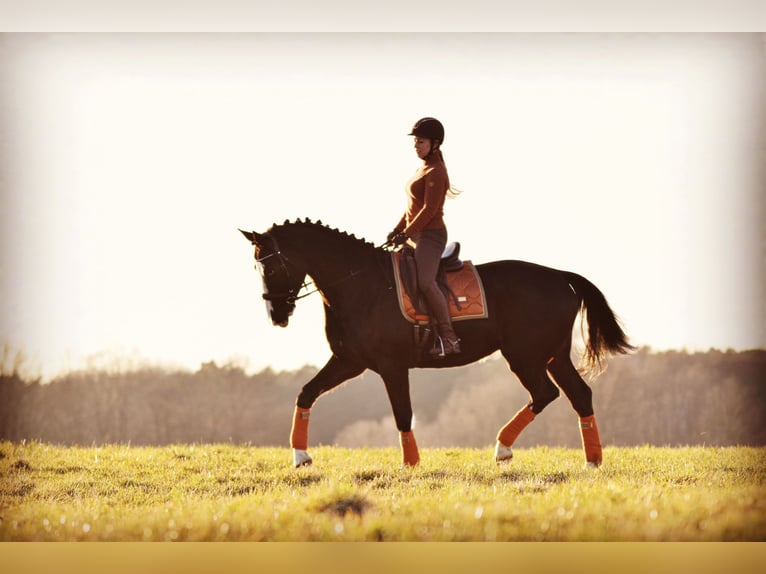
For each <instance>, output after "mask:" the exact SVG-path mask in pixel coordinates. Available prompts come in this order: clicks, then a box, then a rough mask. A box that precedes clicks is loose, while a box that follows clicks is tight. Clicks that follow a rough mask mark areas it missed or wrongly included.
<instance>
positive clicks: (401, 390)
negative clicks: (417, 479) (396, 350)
mask: <svg viewBox="0 0 766 574" xmlns="http://www.w3.org/2000/svg"><path fill="white" fill-rule="evenodd" d="M380 375H381V377H383V383H384V384H385V386H386V392H387V393H388V399H389V400H390V401H391V408H392V409H393V411H394V419H395V420H396V428H397V429H399V443H400V445H401V447H402V463H403V464H404V465H405V466H415V465H416V464H418V463H419V462H420V453H419V452H418V445H417V443H416V442H415V435H414V434H413V432H412V401H411V399H410V378H409V371H408V370H407V369H406V368H396V369H391V370H387V371H383V372H381V373H380Z"/></svg>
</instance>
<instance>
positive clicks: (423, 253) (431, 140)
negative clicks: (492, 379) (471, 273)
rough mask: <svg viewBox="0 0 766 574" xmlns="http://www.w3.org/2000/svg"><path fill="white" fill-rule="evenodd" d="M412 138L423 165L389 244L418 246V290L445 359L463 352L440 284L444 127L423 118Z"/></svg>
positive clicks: (443, 237)
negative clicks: (435, 327)
mask: <svg viewBox="0 0 766 574" xmlns="http://www.w3.org/2000/svg"><path fill="white" fill-rule="evenodd" d="M409 135H411V136H414V137H415V153H417V155H418V157H419V158H420V159H422V160H423V165H421V166H420V168H419V169H418V171H417V172H416V173H415V176H414V177H413V178H412V179H411V180H410V181H409V183H408V185H407V210H406V211H405V212H404V215H403V216H402V218H401V220H399V223H397V224H396V227H394V230H393V231H392V232H391V233H389V234H388V241H389V242H390V243H393V244H394V245H401V244H403V243H405V242H406V241H407V240H410V241H411V242H413V243H414V244H415V262H416V265H417V273H418V288H419V289H420V290H421V291H422V292H423V295H424V296H425V299H426V302H427V303H428V308H429V310H430V312H431V314H432V315H433V316H434V318H435V319H436V325H437V328H438V330H439V336H440V338H441V345H434V347H433V348H432V349H431V353H432V354H435V355H439V356H442V357H443V356H445V355H449V354H453V353H459V352H460V339H458V336H457V334H455V329H453V328H452V320H451V318H450V312H449V304H448V302H447V299H446V298H445V297H444V294H443V293H442V291H441V289H440V288H439V285H438V284H437V283H436V274H437V271H438V270H439V260H440V259H441V255H442V252H443V251H444V247H445V246H446V245H447V226H446V225H445V224H444V199H445V197H447V192H448V191H449V190H450V182H449V176H448V175H447V166H446V165H445V164H444V156H443V155H442V152H441V149H440V148H441V144H442V143H444V126H443V125H442V124H441V122H440V121H439V120H437V119H436V118H422V119H420V120H418V121H417V122H415V125H414V126H412V130H411V131H410V133H409Z"/></svg>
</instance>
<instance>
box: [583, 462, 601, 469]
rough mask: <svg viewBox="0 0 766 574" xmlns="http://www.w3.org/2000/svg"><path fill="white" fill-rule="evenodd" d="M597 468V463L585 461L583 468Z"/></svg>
mask: <svg viewBox="0 0 766 574" xmlns="http://www.w3.org/2000/svg"><path fill="white" fill-rule="evenodd" d="M597 468H598V465H597V464H596V463H595V462H586V463H585V469H586V470H595V469H597Z"/></svg>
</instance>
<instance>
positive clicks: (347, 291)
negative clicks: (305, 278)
mask: <svg viewBox="0 0 766 574" xmlns="http://www.w3.org/2000/svg"><path fill="white" fill-rule="evenodd" d="M312 231H313V232H312ZM296 245H300V250H301V252H302V256H303V257H304V259H305V261H306V264H307V272H308V275H309V276H310V277H311V279H312V280H313V281H314V283H315V284H316V286H317V288H318V289H319V290H320V291H321V292H322V295H323V296H324V298H325V300H326V301H327V302H328V303H331V304H332V305H333V306H335V305H342V304H344V303H346V302H348V303H351V302H352V301H353V300H356V299H358V298H359V297H363V296H364V294H365V288H364V287H363V286H367V291H369V289H371V288H372V286H373V285H374V282H375V281H379V280H380V279H381V278H378V275H380V273H381V271H382V264H381V262H380V261H379V259H380V257H381V254H380V253H379V252H378V251H377V250H375V249H374V248H372V246H370V245H369V244H365V243H364V242H363V241H361V240H358V239H355V238H352V237H349V236H332V235H328V234H327V231H326V230H323V229H316V230H307V233H306V234H305V236H304V237H301V238H300V239H299V240H298V241H296ZM376 278H377V279H376Z"/></svg>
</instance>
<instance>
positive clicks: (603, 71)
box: [0, 33, 766, 379]
mask: <svg viewBox="0 0 766 574" xmlns="http://www.w3.org/2000/svg"><path fill="white" fill-rule="evenodd" d="M765 59H766V42H765V41H764V37H763V35H761V34H724V33H716V34H620V33H611V34H554V33H551V34H534V33H529V34H521V33H509V34H449V33H439V34H406V33H400V34H393V33H391V34H354V33H347V34H309V33H294V34H285V33H271V34H265V33H264V34H183V35H177V34H175V35H174V34H106V33H105V34H4V35H2V36H0V167H1V168H2V171H1V172H0V186H2V188H1V193H2V195H0V222H1V223H2V227H1V231H0V233H1V234H2V237H1V241H2V251H1V252H0V256H1V260H0V311H1V313H2V315H1V317H2V318H1V319H0V344H2V345H4V346H5V348H6V349H9V350H11V351H13V352H15V351H19V350H20V351H23V353H24V354H25V356H26V357H27V365H28V368H30V369H31V370H32V371H33V372H36V373H37V374H39V375H41V376H42V377H43V378H44V379H50V378H51V377H54V376H55V375H56V374H58V373H61V372H65V371H67V370H71V369H77V368H81V367H84V366H100V365H106V366H109V365H111V366H114V365H115V364H116V363H121V364H130V363H132V362H133V363H135V362H141V361H149V362H151V363H154V364H162V365H166V366H171V367H182V368H189V369H195V368H197V367H199V365H200V364H201V363H202V362H206V361H211V360H214V361H216V362H218V363H219V364H220V363H227V362H231V363H235V364H238V365H240V366H243V367H245V368H247V369H248V370H249V371H259V370H262V369H264V368H266V367H271V368H273V369H275V370H281V369H294V368H298V367H301V366H303V365H306V364H309V365H317V366H320V365H322V364H324V362H325V361H326V360H327V359H328V358H329V354H330V351H329V347H328V345H327V343H326V341H325V339H324V325H323V315H322V308H321V307H322V305H321V300H320V298H319V297H318V296H317V295H314V296H312V297H308V298H306V299H303V300H301V301H300V302H299V304H298V307H297V309H296V312H295V314H294V315H293V318H292V320H291V323H290V326H289V327H288V328H286V329H280V328H278V327H273V326H272V325H271V322H270V321H269V320H268V318H267V316H266V312H265V306H264V303H263V301H262V300H261V297H260V294H261V280H260V277H259V275H258V273H257V272H256V271H255V270H254V269H253V259H252V257H253V253H252V247H251V246H250V245H249V243H247V242H246V241H245V240H244V239H243V238H242V236H241V235H240V234H239V233H238V231H237V228H238V227H239V228H243V229H252V230H257V231H264V230H265V229H266V228H268V227H269V226H270V225H271V224H272V223H273V222H282V221H284V220H285V219H291V220H292V219H295V218H298V217H300V218H304V217H310V218H312V219H321V220H322V221H323V222H324V223H327V224H330V225H331V226H333V227H338V228H340V229H342V230H345V231H348V232H349V233H355V234H356V235H357V236H360V237H365V238H366V239H368V240H370V241H372V242H374V243H376V244H380V243H382V242H383V240H384V239H385V237H386V234H387V233H388V231H390V229H391V228H392V227H393V225H394V224H395V223H396V222H397V221H398V219H399V217H400V216H401V214H402V212H403V210H404V207H405V201H406V198H405V191H404V186H405V183H406V182H407V181H408V180H409V178H410V177H411V175H412V174H413V172H414V171H415V169H417V167H418V164H419V160H418V159H417V157H416V156H415V153H414V151H413V147H412V141H411V138H410V137H408V136H407V135H406V134H407V133H408V131H409V129H410V127H411V125H412V123H413V122H414V121H415V120H417V119H418V118H420V117H423V116H435V117H437V118H439V119H440V120H441V121H442V122H443V123H444V125H445V128H446V136H445V142H444V146H443V151H444V156H445V160H446V163H447V167H448V170H449V173H450V177H451V180H452V182H453V184H454V185H456V186H457V187H458V188H460V189H462V190H463V191H464V193H463V194H462V195H460V196H459V197H458V198H457V199H454V200H449V201H448V202H447V204H446V206H445V219H446V222H447V225H448V229H449V234H450V238H451V239H452V240H459V241H460V242H461V244H462V254H463V257H464V258H466V259H471V260H472V261H474V262H475V263H482V262H486V261H492V260H497V259H523V260H527V261H533V262H536V263H540V264H543V265H548V266H552V267H558V268H562V269H566V270H569V271H574V272H577V273H580V274H581V275H584V276H586V277H587V278H589V279H590V280H591V281H593V282H594V283H595V284H596V285H597V286H598V287H599V288H601V290H602V291H603V292H604V293H605V295H606V297H607V299H608V300H609V302H610V304H611V305H612V307H613V309H614V310H615V311H616V313H617V314H618V315H619V316H620V318H621V320H622V322H623V325H624V327H625V329H626V331H627V333H628V335H629V337H630V339H631V341H632V342H633V343H634V344H636V345H640V346H650V347H651V348H653V349H656V350H666V349H686V350H690V351H695V350H701V351H704V350H707V349H709V348H719V349H729V348H731V349H747V348H754V347H759V348H766V327H764V325H766V303H764V301H765V300H766V297H764V287H763V285H764V281H765V280H766V230H765V229H766V228H765V227H764V217H765V216H766V202H765V201H764V199H765V196H766V194H765V193H764V190H766V185H765V184H766V167H765V166H764V157H765V155H764V151H766V130H765V127H766V123H765V121H764V120H765V119H766V114H765V111H766V109H765V107H766V66H765V65H764V64H765V63H766V62H765V61H764V60H765Z"/></svg>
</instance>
